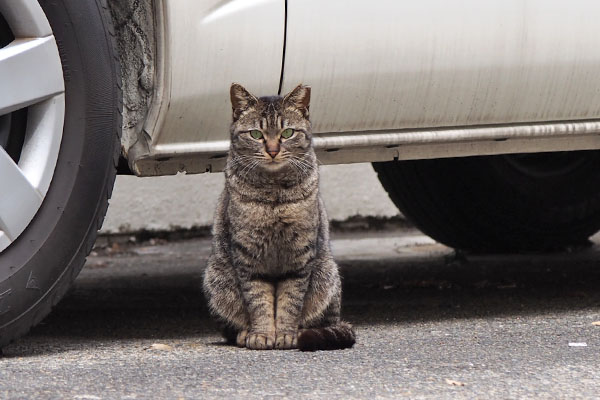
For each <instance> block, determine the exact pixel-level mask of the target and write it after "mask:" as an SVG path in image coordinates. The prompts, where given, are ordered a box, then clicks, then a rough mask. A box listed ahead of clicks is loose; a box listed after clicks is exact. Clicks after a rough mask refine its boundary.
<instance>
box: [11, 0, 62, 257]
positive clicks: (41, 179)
mask: <svg viewBox="0 0 600 400" xmlns="http://www.w3.org/2000/svg"><path fill="white" fill-rule="evenodd" d="M0 88H2V89H1V90H0V188H1V189H0V252H2V251H3V250H5V249H6V248H7V247H8V246H10V245H11V243H13V242H14V241H15V240H17V238H18V237H19V236H20V235H21V234H22V233H23V231H25V229H26V228H27V226H28V225H29V223H30V222H31V221H32V219H33V217H34V216H35V214H36V213H37V211H38V210H39V208H40V206H41V204H42V202H43V201H44V198H45V196H46V193H47V192H48V188H49V186H50V182H51V181H52V177H53V175H54V169H55V166H56V160H57V158H58V152H59V148H60V143H61V139H62V133H63V124H64V114H65V98H64V91H65V88H64V78H63V70H62V65H61V60H60V56H59V50H58V46H57V44H56V41H55V39H54V36H53V34H52V29H51V28H50V24H49V23H48V20H47V19H46V15H45V14H44V12H43V10H42V8H41V7H40V5H39V4H38V2H37V0H14V1H8V2H0Z"/></svg>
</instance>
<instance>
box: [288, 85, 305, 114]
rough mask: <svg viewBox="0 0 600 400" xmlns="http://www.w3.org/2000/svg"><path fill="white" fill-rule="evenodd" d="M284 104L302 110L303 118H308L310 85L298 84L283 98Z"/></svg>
mask: <svg viewBox="0 0 600 400" xmlns="http://www.w3.org/2000/svg"><path fill="white" fill-rule="evenodd" d="M283 104H284V105H285V106H292V107H294V108H297V109H298V110H300V111H301V112H302V114H303V115H304V118H308V109H309V107H310V86H304V85H303V84H299V85H298V86H296V87H295V88H294V90H292V91H291V92H289V93H288V94H286V95H285V97H284V98H283Z"/></svg>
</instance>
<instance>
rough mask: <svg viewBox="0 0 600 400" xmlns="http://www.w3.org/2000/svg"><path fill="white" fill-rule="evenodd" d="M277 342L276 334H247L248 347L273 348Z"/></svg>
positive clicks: (255, 348) (254, 348)
mask: <svg viewBox="0 0 600 400" xmlns="http://www.w3.org/2000/svg"><path fill="white" fill-rule="evenodd" d="M274 344H275V334H270V333H264V332H250V333H248V335H247V336H246V347H247V348H249V349H252V350H271V349H273V345H274Z"/></svg>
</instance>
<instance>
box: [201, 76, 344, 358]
mask: <svg viewBox="0 0 600 400" xmlns="http://www.w3.org/2000/svg"><path fill="white" fill-rule="evenodd" d="M230 96H231V104H232V108H233V123H232V124H231V128H230V133H231V147H230V149H229V155H228V158H227V165H226V167H225V189H224V190H223V193H222V194H221V197H220V199H219V203H218V206H217V210H216V213H215V220H214V225H213V235H214V239H213V248H212V254H211V256H210V258H209V260H208V266H207V268H206V272H205V275H204V292H205V294H206V297H207V298H208V303H209V307H210V310H211V313H212V314H213V315H214V316H215V317H216V318H217V319H218V321H220V323H221V325H222V328H223V333H224V336H225V338H226V339H227V340H228V341H229V342H230V343H235V344H237V345H238V346H240V347H247V348H249V349H293V348H299V349H300V350H319V349H323V350H326V349H341V348H346V347H352V345H353V344H354V342H355V334H354V331H353V330H352V327H351V326H350V325H349V324H348V323H345V322H342V321H340V302H341V285H340V277H339V274H338V267H337V265H336V263H335V261H334V260H333V258H332V256H331V250H330V248H329V228H328V220H327V215H326V213H325V208H324V206H323V202H322V200H321V198H320V196H319V173H318V167H317V159H316V156H315V153H314V151H313V148H312V145H311V140H312V135H311V125H310V121H309V115H308V114H309V112H308V110H309V102H310V87H308V86H303V85H298V86H297V87H296V88H295V89H294V90H292V91H291V92H290V93H289V94H288V95H286V96H284V97H280V96H270V97H260V98H257V97H255V96H253V95H252V94H250V93H249V92H248V91H247V90H246V89H244V88H243V87H242V86H241V85H239V84H235V83H234V84H232V85H231V90H230Z"/></svg>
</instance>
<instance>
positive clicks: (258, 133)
mask: <svg viewBox="0 0 600 400" xmlns="http://www.w3.org/2000/svg"><path fill="white" fill-rule="evenodd" d="M250 136H252V137H253V138H254V139H256V140H258V139H262V137H263V134H262V132H261V131H259V130H256V129H254V130H252V131H250Z"/></svg>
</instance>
